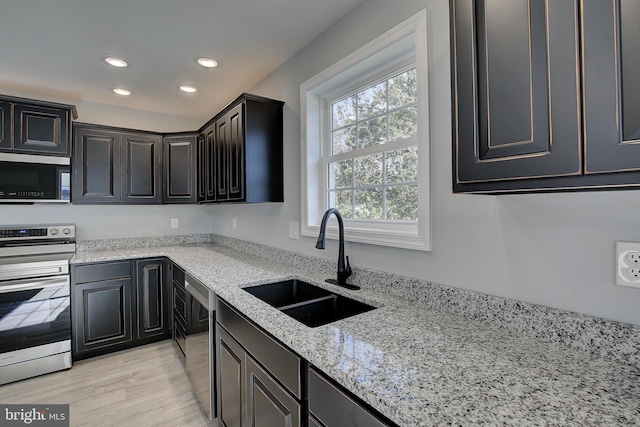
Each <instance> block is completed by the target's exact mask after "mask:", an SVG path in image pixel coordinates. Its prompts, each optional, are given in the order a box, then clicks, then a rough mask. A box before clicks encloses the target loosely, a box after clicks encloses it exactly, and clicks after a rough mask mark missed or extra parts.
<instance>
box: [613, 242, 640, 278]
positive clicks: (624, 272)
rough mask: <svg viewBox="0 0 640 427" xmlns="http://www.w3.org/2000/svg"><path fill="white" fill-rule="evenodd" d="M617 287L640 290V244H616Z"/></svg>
mask: <svg viewBox="0 0 640 427" xmlns="http://www.w3.org/2000/svg"><path fill="white" fill-rule="evenodd" d="M616 285H620V286H631V287H634V288H640V243H638V242H616Z"/></svg>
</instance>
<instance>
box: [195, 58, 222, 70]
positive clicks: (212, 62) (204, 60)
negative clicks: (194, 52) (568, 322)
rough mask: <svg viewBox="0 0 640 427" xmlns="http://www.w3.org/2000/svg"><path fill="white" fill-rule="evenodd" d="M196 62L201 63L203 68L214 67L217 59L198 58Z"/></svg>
mask: <svg viewBox="0 0 640 427" xmlns="http://www.w3.org/2000/svg"><path fill="white" fill-rule="evenodd" d="M198 64H200V65H202V66H203V67H205V68H215V67H217V66H218V61H216V60H215V59H213V58H205V57H203V58H198Z"/></svg>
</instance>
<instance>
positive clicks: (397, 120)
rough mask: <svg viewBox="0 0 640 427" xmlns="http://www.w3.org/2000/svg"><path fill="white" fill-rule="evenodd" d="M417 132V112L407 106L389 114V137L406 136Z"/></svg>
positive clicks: (399, 137)
mask: <svg viewBox="0 0 640 427" xmlns="http://www.w3.org/2000/svg"><path fill="white" fill-rule="evenodd" d="M417 132H418V112H417V111H416V107H409V108H405V109H403V110H398V111H395V112H393V113H391V114H389V139H390V140H391V141H395V140H396V139H402V138H408V137H410V136H413V135H415V134H416V133H417Z"/></svg>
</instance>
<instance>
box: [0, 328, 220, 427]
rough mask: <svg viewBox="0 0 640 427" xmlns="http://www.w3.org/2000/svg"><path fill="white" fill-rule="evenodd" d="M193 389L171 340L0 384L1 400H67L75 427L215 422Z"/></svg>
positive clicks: (178, 425)
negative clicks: (61, 369)
mask: <svg viewBox="0 0 640 427" xmlns="http://www.w3.org/2000/svg"><path fill="white" fill-rule="evenodd" d="M192 391H193V390H192V388H191V385H190V384H189V380H188V379H187V375H186V373H185V371H184V369H183V367H182V365H181V363H180V361H179V359H178V358H177V356H176V353H175V350H174V348H173V346H172V344H171V341H170V340H167V341H162V342H159V343H155V344H149V345H145V346H142V347H138V348H134V349H131V350H124V351H120V352H117V353H112V354H108V355H105V356H99V357H95V358H92V359H88V360H83V361H80V362H75V363H74V364H73V367H72V368H71V369H70V370H68V371H61V372H55V373H51V374H48V375H43V376H40V377H36V378H31V379H27V380H24V381H18V382H16V383H13V384H7V385H3V386H0V403H3V404H10V403H18V404H60V403H64V404H66V403H68V404H70V409H69V410H70V415H69V418H70V424H71V425H72V426H91V427H94V426H118V427H128V426H135V427H138V426H140V427H142V426H162V427H186V426H189V427H191V426H193V427H196V426H215V423H213V422H209V423H208V422H207V419H206V416H205V415H204V412H203V411H202V409H201V408H200V406H199V404H198V403H197V400H196V399H195V397H194V395H193V393H192Z"/></svg>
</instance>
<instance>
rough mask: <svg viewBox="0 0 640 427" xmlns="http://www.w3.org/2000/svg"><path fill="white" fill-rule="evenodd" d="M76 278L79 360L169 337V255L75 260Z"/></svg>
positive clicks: (74, 340)
mask: <svg viewBox="0 0 640 427" xmlns="http://www.w3.org/2000/svg"><path fill="white" fill-rule="evenodd" d="M132 266H133V268H132ZM71 282H72V296H71V297H72V305H71V316H72V322H73V325H72V352H73V357H74V359H84V358H87V357H93V356H97V355H100V354H105V353H110V352H112V351H117V350H122V349H125V348H130V347H134V346H136V345H141V344H146V343H149V342H153V341H158V340H162V339H165V338H169V336H170V329H169V321H168V311H167V310H168V306H169V299H168V293H167V289H168V285H167V260H166V259H164V258H157V259H144V260H137V261H129V260H127V261H117V262H105V263H95V264H79V265H74V266H73V267H72V269H71Z"/></svg>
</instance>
